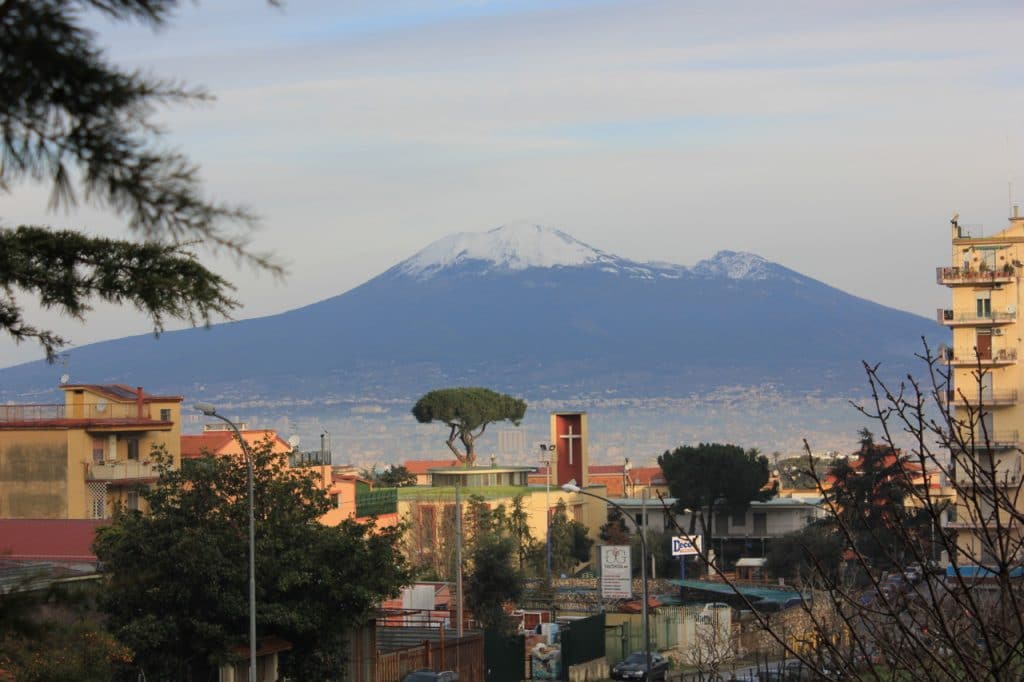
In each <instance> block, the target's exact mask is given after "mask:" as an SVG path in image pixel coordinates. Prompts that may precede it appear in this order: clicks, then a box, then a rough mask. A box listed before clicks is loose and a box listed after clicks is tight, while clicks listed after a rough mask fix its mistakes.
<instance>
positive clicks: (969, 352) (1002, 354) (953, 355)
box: [939, 346, 1017, 365]
mask: <svg viewBox="0 0 1024 682" xmlns="http://www.w3.org/2000/svg"><path fill="white" fill-rule="evenodd" d="M939 358H941V359H942V360H943V361H944V362H946V363H947V364H950V365H977V364H979V363H980V364H982V365H1008V364H1010V363H1013V362H1017V349H1016V348H1000V349H999V350H993V351H991V352H989V353H982V355H981V356H980V357H979V356H978V352H977V350H975V349H974V348H949V347H946V346H940V347H939Z"/></svg>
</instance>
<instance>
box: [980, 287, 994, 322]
mask: <svg viewBox="0 0 1024 682" xmlns="http://www.w3.org/2000/svg"><path fill="white" fill-rule="evenodd" d="M977 310H978V317H992V294H991V293H989V292H987V291H986V292H984V293H982V294H978V297H977Z"/></svg>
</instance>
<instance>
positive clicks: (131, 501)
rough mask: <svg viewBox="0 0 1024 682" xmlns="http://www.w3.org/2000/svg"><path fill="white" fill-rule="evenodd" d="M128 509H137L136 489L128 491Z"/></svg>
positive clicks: (137, 494) (137, 495) (137, 496)
mask: <svg viewBox="0 0 1024 682" xmlns="http://www.w3.org/2000/svg"><path fill="white" fill-rule="evenodd" d="M128 511H139V493H138V491H136V490H129V491H128Z"/></svg>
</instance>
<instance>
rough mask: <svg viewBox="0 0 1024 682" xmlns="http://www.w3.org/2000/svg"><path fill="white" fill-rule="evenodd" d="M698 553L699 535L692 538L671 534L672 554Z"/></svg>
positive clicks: (693, 554)
mask: <svg viewBox="0 0 1024 682" xmlns="http://www.w3.org/2000/svg"><path fill="white" fill-rule="evenodd" d="M697 554H700V536H699V535H694V536H693V537H692V538H689V537H686V536H685V535H683V536H677V535H674V536H672V556H695V555H697Z"/></svg>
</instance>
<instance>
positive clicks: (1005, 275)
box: [935, 267, 1016, 284]
mask: <svg viewBox="0 0 1024 682" xmlns="http://www.w3.org/2000/svg"><path fill="white" fill-rule="evenodd" d="M1015 276H1016V275H1015V274H1014V271H1013V270H1011V269H1006V268H995V269H992V270H968V269H966V268H943V267H939V268H936V269H935V282H936V283H937V284H994V283H995V282H1012V281H1013V279H1014V277H1015Z"/></svg>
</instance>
